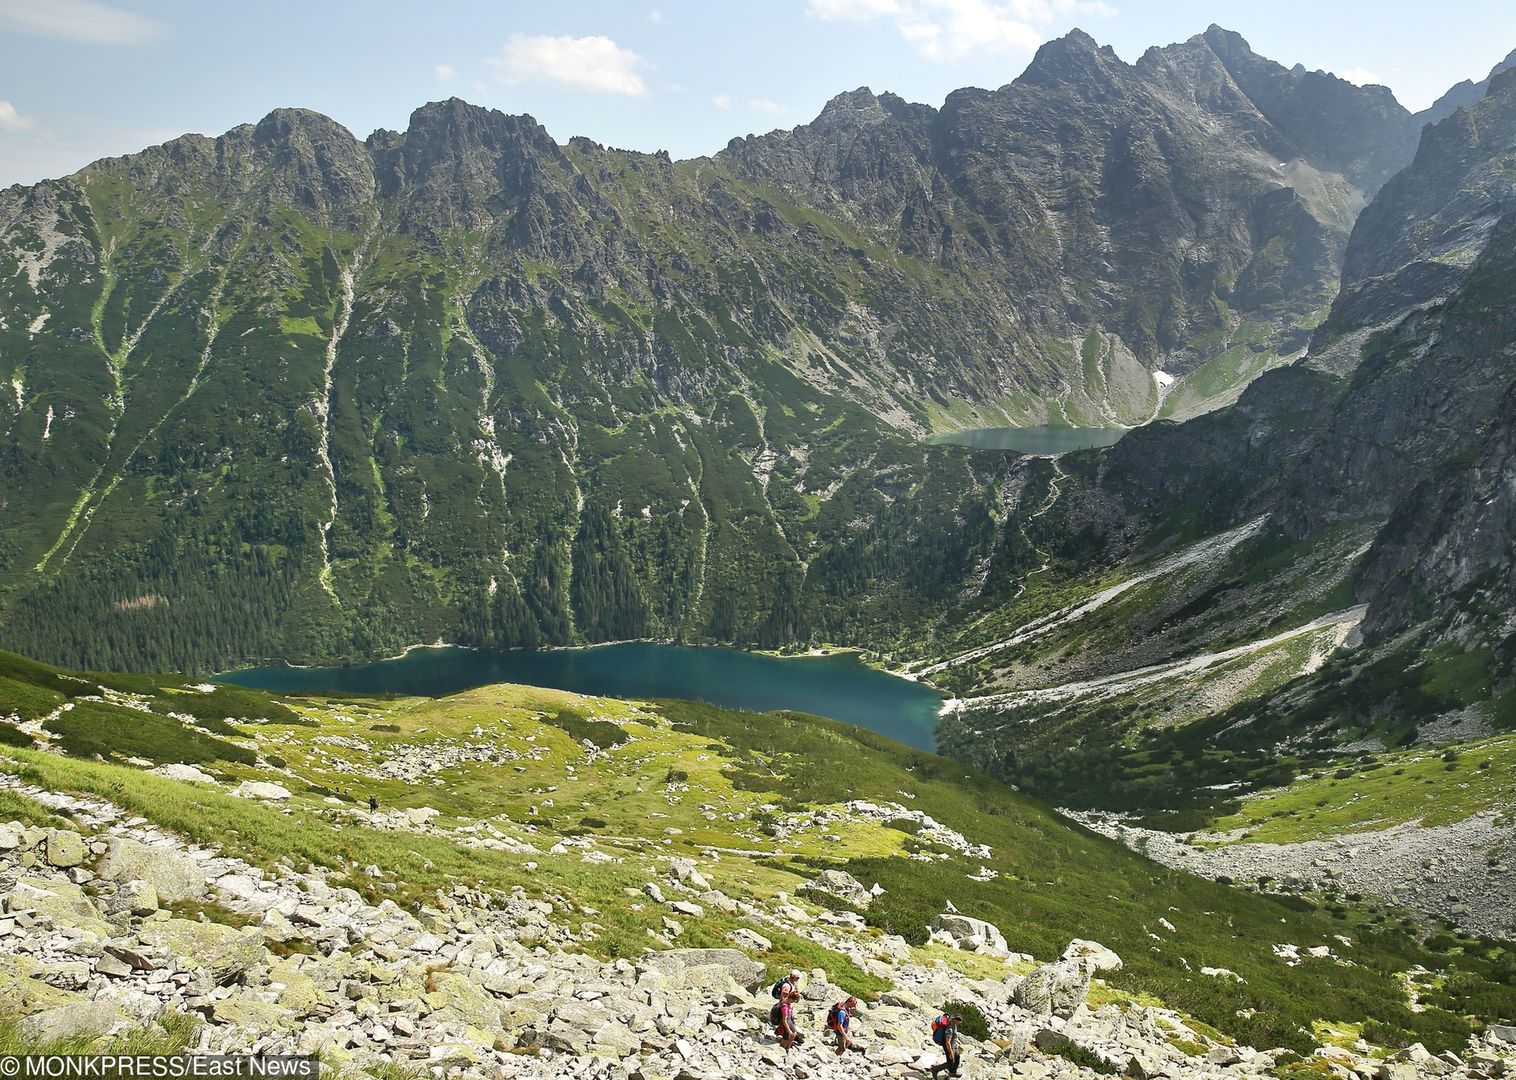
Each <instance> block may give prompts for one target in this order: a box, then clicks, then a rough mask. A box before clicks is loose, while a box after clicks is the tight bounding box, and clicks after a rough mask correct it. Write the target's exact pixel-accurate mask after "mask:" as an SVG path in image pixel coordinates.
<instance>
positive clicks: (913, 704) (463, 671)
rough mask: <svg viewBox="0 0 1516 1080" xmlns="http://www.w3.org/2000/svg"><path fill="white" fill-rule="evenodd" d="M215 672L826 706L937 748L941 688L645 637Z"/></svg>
mask: <svg viewBox="0 0 1516 1080" xmlns="http://www.w3.org/2000/svg"><path fill="white" fill-rule="evenodd" d="M218 678H219V680H220V681H222V682H230V683H236V684H237V685H239V686H247V687H251V688H253V689H256V690H272V691H274V692H276V693H286V694H298V693H317V692H329V693H349V694H351V693H368V694H385V693H388V694H412V695H418V696H423V697H441V696H443V695H445V694H453V693H457V692H458V691H460V690H467V689H469V688H470V687H474V686H485V685H488V684H489V683H499V682H512V683H525V684H527V685H530V686H548V687H552V688H554V689H558V690H572V691H574V692H575V693H580V694H600V695H605V696H608V697H627V698H689V699H694V700H696V701H707V702H710V703H711V704H712V705H720V706H722V707H724V708H730V709H750V710H752V711H754V712H770V711H773V710H775V709H794V710H797V711H799V712H808V713H815V714H816V715H818V716H829V717H831V718H832V719H834V720H842V721H844V722H846V723H849V724H857V725H858V726H859V727H865V728H869V729H871V730H873V731H877V732H879V733H880V734H881V735H888V736H889V737H890V738H892V739H898V740H899V741H900V742H903V743H906V744H908V745H910V746H915V747H918V748H920V749H922V750H933V749H935V748H936V736H935V734H934V732H935V728H936V725H937V715H938V711H939V710H940V708H941V706H942V699H941V698H940V697H939V696H938V695H937V693H936V692H935V691H933V690H931V689H929V688H928V687H925V686H922V685H920V684H918V683H913V682H911V681H909V680H907V679H901V678H897V677H895V676H894V675H887V674H885V673H884V672H882V671H878V670H875V669H874V668H871V667H869V666H868V665H866V664H864V663H863V662H862V661H861V660H859V659H858V658H857V657H856V656H854V655H852V654H846V653H844V654H838V655H834V656H797V657H779V656H765V655H762V654H760V653H748V652H742V651H740V650H737V649H717V648H692V647H689V646H682V645H651V644H642V643H631V644H625V645H604V646H600V647H598V648H593V649H548V650H541V651H531V650H524V649H523V650H510V651H506V652H476V651H474V650H472V649H457V648H427V649H413V650H411V652H409V653H407V654H406V655H405V656H403V657H399V658H397V659H394V660H381V661H378V662H376V663H372V664H363V665H361V666H355V667H331V668H301V667H283V666H279V667H258V668H248V669H246V670H243V671H234V672H230V673H228V674H226V675H222V676H219V677H218Z"/></svg>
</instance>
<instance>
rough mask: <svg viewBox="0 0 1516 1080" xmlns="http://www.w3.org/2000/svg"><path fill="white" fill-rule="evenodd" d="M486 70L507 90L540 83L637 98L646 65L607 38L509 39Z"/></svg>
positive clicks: (519, 36)
mask: <svg viewBox="0 0 1516 1080" xmlns="http://www.w3.org/2000/svg"><path fill="white" fill-rule="evenodd" d="M489 62H490V65H491V66H492V67H494V68H496V69H497V70H498V71H499V72H500V79H501V81H502V82H504V83H506V84H507V85H508V86H517V85H519V84H521V83H524V82H535V81H539V80H545V81H547V82H555V83H558V84H560V85H562V86H569V87H573V88H574V89H576V90H593V91H599V92H603V93H608V94H629V95H632V96H634V97H640V96H642V95H643V94H646V93H647V84H646V83H645V82H643V81H642V76H641V75H639V74H638V73H637V71H638V69H639V68H644V67H647V66H648V65H647V61H646V60H644V59H643V58H642V57H640V56H638V55H637V54H636V53H634V52H632V50H630V49H623V48H622V47H621V46H620V45H617V44H616V43H615V42H614V41H612V40H611V39H610V38H608V37H604V36H603V35H598V34H597V35H594V36H592V37H566V36H564V37H553V36H550V35H547V34H512V35H511V38H510V40H509V41H507V42H506V43H505V48H504V49H502V50H501V52H500V55H499V56H495V57H491V58H490V61H489Z"/></svg>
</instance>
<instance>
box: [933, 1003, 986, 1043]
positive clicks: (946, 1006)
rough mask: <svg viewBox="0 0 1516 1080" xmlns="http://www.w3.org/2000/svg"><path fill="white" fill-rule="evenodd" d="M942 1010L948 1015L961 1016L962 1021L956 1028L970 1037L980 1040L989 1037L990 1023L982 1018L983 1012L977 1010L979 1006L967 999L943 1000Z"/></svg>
mask: <svg viewBox="0 0 1516 1080" xmlns="http://www.w3.org/2000/svg"><path fill="white" fill-rule="evenodd" d="M942 1011H943V1012H945V1013H947V1014H948V1015H949V1016H961V1017H963V1023H961V1024H959V1025H958V1030H959V1031H961V1032H963V1033H964V1034H965V1035H967V1036H968V1037H969V1038H971V1039H979V1040H980V1041H981V1042H982V1041H983V1040H985V1039H988V1038H989V1037H990V1023H989V1021H988V1020H986V1019H985V1018H984V1013H982V1012H980V1011H979V1006H977V1005H975V1004H973V1003H972V1002H968V1001H948V1002H944V1003H943V1006H942Z"/></svg>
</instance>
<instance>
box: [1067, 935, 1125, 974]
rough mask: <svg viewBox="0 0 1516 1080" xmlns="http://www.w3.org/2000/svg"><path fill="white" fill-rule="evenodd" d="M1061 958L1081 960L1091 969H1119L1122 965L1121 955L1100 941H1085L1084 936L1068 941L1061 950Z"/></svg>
mask: <svg viewBox="0 0 1516 1080" xmlns="http://www.w3.org/2000/svg"><path fill="white" fill-rule="evenodd" d="M1063 959H1064V960H1083V961H1085V962H1087V963H1088V964H1089V965H1090V968H1091V970H1093V971H1120V970H1121V967H1122V964H1121V957H1119V956H1117V955H1116V954H1115V953H1114V952H1113V951H1111V950H1110V949H1107V948H1106V947H1105V946H1104V945H1102V944H1100V942H1098V941H1086V940H1085V939H1084V938H1075V939H1074V940H1073V941H1071V942H1069V946H1068V948H1066V949H1064V950H1063Z"/></svg>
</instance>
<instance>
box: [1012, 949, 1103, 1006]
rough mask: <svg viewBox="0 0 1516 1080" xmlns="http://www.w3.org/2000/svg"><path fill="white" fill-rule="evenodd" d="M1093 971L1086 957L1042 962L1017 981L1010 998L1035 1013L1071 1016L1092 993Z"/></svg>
mask: <svg viewBox="0 0 1516 1080" xmlns="http://www.w3.org/2000/svg"><path fill="white" fill-rule="evenodd" d="M1092 970H1093V969H1092V967H1091V965H1090V964H1089V962H1088V961H1084V960H1059V961H1057V962H1055V963H1052V964H1043V965H1042V966H1040V967H1037V968H1034V969H1033V970H1032V971H1031V973H1030V974H1028V975H1027V977H1026V978H1024V979H1022V980H1021V981H1020V982H1019V983H1017V984H1016V989H1015V990H1014V991H1012V994H1011V1000H1012V1001H1013V1002H1015V1004H1017V1005H1019V1006H1021V1008H1023V1009H1025V1010H1026V1011H1027V1012H1029V1013H1032V1014H1034V1015H1036V1016H1062V1017H1065V1018H1067V1017H1070V1016H1072V1015H1073V1014H1074V1010H1075V1009H1077V1008H1079V1006H1080V1005H1081V1004H1082V1003H1083V1002H1084V995H1085V994H1086V993H1088V992H1089V989H1090V975H1091V973H1092Z"/></svg>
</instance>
